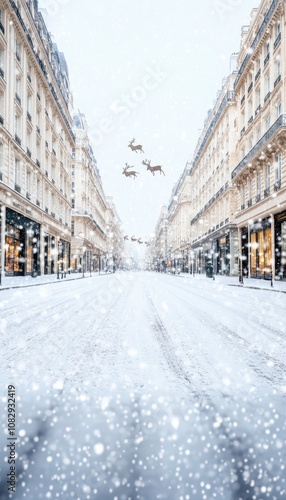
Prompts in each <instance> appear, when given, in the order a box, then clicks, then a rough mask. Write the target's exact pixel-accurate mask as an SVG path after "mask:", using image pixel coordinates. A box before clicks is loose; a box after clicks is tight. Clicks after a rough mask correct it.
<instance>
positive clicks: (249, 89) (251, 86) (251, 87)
mask: <svg viewBox="0 0 286 500" xmlns="http://www.w3.org/2000/svg"><path fill="white" fill-rule="evenodd" d="M252 89H253V82H251V84H250V85H249V87H248V89H247V93H248V94H250V92H251V91H252Z"/></svg>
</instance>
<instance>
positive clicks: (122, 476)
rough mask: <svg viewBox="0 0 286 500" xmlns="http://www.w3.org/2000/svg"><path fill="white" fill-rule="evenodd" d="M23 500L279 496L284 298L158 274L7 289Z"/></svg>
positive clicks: (3, 301) (284, 494)
mask: <svg viewBox="0 0 286 500" xmlns="http://www.w3.org/2000/svg"><path fill="white" fill-rule="evenodd" d="M0 308H1V309H0V311H1V315H0V317H1V364H0V366H1V397H2V400H1V426H2V429H1V455H2V458H1V465H0V467H1V489H0V499H6V498H9V497H8V485H7V482H6V481H7V480H6V478H7V474H8V473H9V471H10V465H9V463H8V458H9V448H7V442H8V441H7V437H8V434H7V428H8V427H7V388H8V386H9V385H13V386H15V392H16V400H17V404H16V424H15V435H16V440H15V448H16V453H17V455H16V476H17V481H16V493H15V494H13V495H12V494H11V498H12V497H13V499H17V500H18V499H31V500H32V499H40V498H52V499H55V498H67V499H70V498H76V499H93V498H99V499H108V498H110V499H118V500H119V499H122V500H125V499H132V500H133V499H146V500H149V499H156V498H158V499H168V500H173V499H178V500H179V499H208V498H220V499H224V500H231V499H243V500H246V499H254V500H255V499H257V500H262V499H266V498H269V499H278V498H279V499H281V498H286V485H285V476H286V474H285V462H286V455H285V437H286V432H285V431H286V429H285V427H286V423H285V402H286V401H285V399H286V398H285V396H286V371H285V368H286V359H285V352H286V347H285V338H286V324H285V294H282V293H281V294H280V293H272V292H271V291H265V290H252V289H247V288H242V287H241V288H240V287H228V286H226V285H225V284H223V283H217V282H214V281H211V280H209V281H203V280H195V279H194V280H192V279H187V278H186V279H184V278H181V277H180V278H177V277H174V276H171V275H165V274H159V273H143V272H137V273H131V272H126V273H118V274H117V273H116V274H114V275H113V274H112V275H107V276H104V277H100V276H93V277H92V278H89V279H81V280H74V281H71V280H70V281H66V282H64V283H61V285H58V284H49V285H45V286H37V287H30V288H28V287H27V288H18V289H10V290H3V291H2V292H1V294H0Z"/></svg>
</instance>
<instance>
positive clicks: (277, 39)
mask: <svg viewBox="0 0 286 500" xmlns="http://www.w3.org/2000/svg"><path fill="white" fill-rule="evenodd" d="M280 42H281V31H280V33H279V34H278V35H277V37H276V40H275V42H274V45H273V47H274V50H275V49H276V48H277V47H278V45H279V43H280Z"/></svg>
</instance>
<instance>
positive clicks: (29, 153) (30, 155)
mask: <svg viewBox="0 0 286 500" xmlns="http://www.w3.org/2000/svg"><path fill="white" fill-rule="evenodd" d="M26 151H27V155H28V156H29V158H31V157H32V153H31V151H30V150H29V148H28V147H27V150H26Z"/></svg>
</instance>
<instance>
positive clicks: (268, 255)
mask: <svg viewBox="0 0 286 500" xmlns="http://www.w3.org/2000/svg"><path fill="white" fill-rule="evenodd" d="M250 243H251V255H250V259H251V275H252V276H262V275H263V276H264V275H265V274H269V273H271V269H272V249H271V228H266V229H261V230H259V231H257V232H255V233H254V232H253V233H251V235H250Z"/></svg>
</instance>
